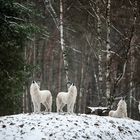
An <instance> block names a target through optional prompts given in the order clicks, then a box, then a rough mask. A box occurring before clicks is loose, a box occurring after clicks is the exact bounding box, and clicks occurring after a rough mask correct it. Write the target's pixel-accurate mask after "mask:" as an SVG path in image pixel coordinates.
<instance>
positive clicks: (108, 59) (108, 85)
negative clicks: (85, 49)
mask: <svg viewBox="0 0 140 140" xmlns="http://www.w3.org/2000/svg"><path fill="white" fill-rule="evenodd" d="M110 7H111V0H108V1H107V13H106V14H107V17H106V18H107V19H106V26H107V34H106V36H107V37H106V52H107V55H106V62H107V63H106V64H107V66H106V97H107V104H108V106H109V108H110V107H111V77H110V67H111V52H110V51H111V46H110Z"/></svg>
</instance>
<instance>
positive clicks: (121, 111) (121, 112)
mask: <svg viewBox="0 0 140 140" xmlns="http://www.w3.org/2000/svg"><path fill="white" fill-rule="evenodd" d="M109 116H111V117H116V118H124V117H127V104H126V102H125V100H123V99H121V100H120V101H119V103H118V107H117V110H116V111H113V110H111V111H110V112H109Z"/></svg>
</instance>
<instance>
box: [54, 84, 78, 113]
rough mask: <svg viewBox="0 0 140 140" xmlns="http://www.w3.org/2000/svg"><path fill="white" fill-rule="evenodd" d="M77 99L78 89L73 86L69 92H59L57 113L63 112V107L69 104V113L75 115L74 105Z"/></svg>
mask: <svg viewBox="0 0 140 140" xmlns="http://www.w3.org/2000/svg"><path fill="white" fill-rule="evenodd" d="M76 97H77V88H76V86H74V85H73V84H72V85H71V86H70V87H69V89H68V92H59V93H58V95H57V97H56V105H57V112H63V110H62V109H63V107H64V106H65V105H66V104H67V112H68V113H73V108H74V104H75V102H76Z"/></svg>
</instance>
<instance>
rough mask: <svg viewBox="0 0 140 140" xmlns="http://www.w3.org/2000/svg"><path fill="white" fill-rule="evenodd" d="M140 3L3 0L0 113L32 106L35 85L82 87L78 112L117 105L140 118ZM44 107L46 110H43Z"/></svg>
mask: <svg viewBox="0 0 140 140" xmlns="http://www.w3.org/2000/svg"><path fill="white" fill-rule="evenodd" d="M139 64H140V1H139V0H0V97H1V98H0V116H3V115H10V114H18V113H23V112H24V113H28V112H32V111H33V107H32V102H31V97H30V85H31V82H32V80H35V81H37V82H38V83H39V85H40V88H41V89H48V90H50V91H51V93H52V97H53V106H52V111H53V112H56V102H55V100H56V96H57V94H58V92H60V91H67V86H68V83H69V82H72V83H74V84H75V85H76V87H77V90H78V92H77V100H76V104H75V111H74V112H76V113H85V111H86V107H87V106H91V107H94V106H95V107H97V106H103V107H109V108H111V109H116V107H117V103H118V101H119V100H120V98H121V97H124V98H125V101H126V103H127V111H128V117H130V118H132V119H136V120H140V114H139V111H138V104H139V102H140V73H139V71H140V65H139ZM42 109H43V107H42Z"/></svg>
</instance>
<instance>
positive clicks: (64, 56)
mask: <svg viewBox="0 0 140 140" xmlns="http://www.w3.org/2000/svg"><path fill="white" fill-rule="evenodd" d="M63 20H64V19H63V0H60V45H61V50H62V53H63V61H64V69H65V74H66V83H68V82H69V72H68V61H67V50H66V46H65V42H64V22H63Z"/></svg>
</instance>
